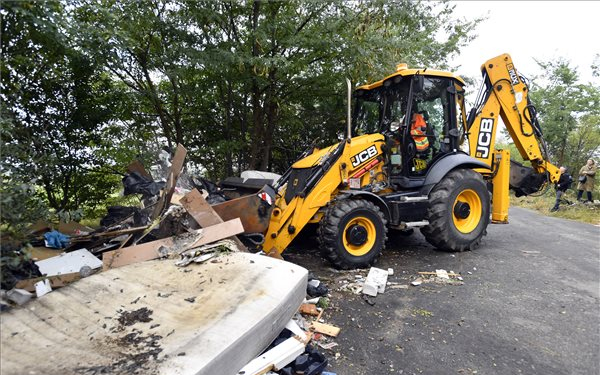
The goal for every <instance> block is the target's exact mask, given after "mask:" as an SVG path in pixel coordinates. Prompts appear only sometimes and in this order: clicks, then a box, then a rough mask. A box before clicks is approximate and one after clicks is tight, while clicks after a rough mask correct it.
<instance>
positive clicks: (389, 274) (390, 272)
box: [387, 268, 394, 276]
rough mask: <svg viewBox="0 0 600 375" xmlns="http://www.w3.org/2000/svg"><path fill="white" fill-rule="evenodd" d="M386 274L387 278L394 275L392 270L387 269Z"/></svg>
mask: <svg viewBox="0 0 600 375" xmlns="http://www.w3.org/2000/svg"><path fill="white" fill-rule="evenodd" d="M387 272H388V276H393V275H394V269H393V268H388V269H387Z"/></svg>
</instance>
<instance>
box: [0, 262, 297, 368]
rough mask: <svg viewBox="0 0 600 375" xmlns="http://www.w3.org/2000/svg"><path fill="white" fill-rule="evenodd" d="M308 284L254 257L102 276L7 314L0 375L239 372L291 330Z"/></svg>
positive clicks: (148, 266)
mask: <svg viewBox="0 0 600 375" xmlns="http://www.w3.org/2000/svg"><path fill="white" fill-rule="evenodd" d="M306 280H307V271H306V269H304V268H302V267H299V266H297V265H294V264H292V263H288V262H284V261H281V260H277V259H273V258H269V257H266V256H259V255H255V254H249V253H232V254H228V255H222V256H219V257H218V258H216V259H213V260H211V261H209V262H207V263H203V264H190V265H189V266H188V267H185V268H179V267H176V266H175V265H174V264H173V260H153V261H148V262H141V263H137V264H132V265H129V266H125V267H121V268H116V269H112V270H109V271H107V272H102V273H99V274H95V275H92V276H90V277H88V278H85V279H82V280H79V281H77V282H75V283H73V284H70V285H68V286H66V287H64V288H60V289H57V290H55V291H53V292H52V293H49V294H47V295H46V296H44V297H43V298H41V299H39V300H34V301H31V302H30V303H28V304H27V305H25V306H24V307H23V308H19V309H13V310H12V311H10V312H8V313H3V314H2V320H1V330H0V331H1V332H0V335H1V340H2V351H1V354H0V355H1V364H2V374H3V375H11V374H31V375H35V374H45V375H46V374H47V375H58V374H73V373H79V374H92V373H110V374H132V373H144V374H174V375H177V374H185V375H187V374H198V375H200V374H202V375H216V374H218V375H229V374H231V375H234V374H237V372H238V370H239V369H241V368H242V367H243V366H244V365H246V364H248V363H249V362H250V361H251V360H253V359H254V358H255V357H256V356H257V355H258V354H260V353H261V352H262V351H263V350H264V349H265V348H266V347H267V346H268V345H269V344H270V343H271V341H272V340H273V339H274V338H275V337H276V336H277V335H278V334H279V332H281V330H282V329H283V328H284V327H285V325H286V323H287V322H288V321H289V320H290V319H291V317H292V316H293V315H294V313H295V312H296V310H297V309H298V306H299V305H300V303H301V302H302V300H303V299H304V296H305V293H306Z"/></svg>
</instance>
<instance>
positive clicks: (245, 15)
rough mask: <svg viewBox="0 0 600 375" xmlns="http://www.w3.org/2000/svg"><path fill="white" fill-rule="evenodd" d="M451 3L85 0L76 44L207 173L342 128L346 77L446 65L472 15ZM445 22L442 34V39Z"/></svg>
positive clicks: (255, 161) (276, 163) (268, 164)
mask: <svg viewBox="0 0 600 375" xmlns="http://www.w3.org/2000/svg"><path fill="white" fill-rule="evenodd" d="M452 9H453V8H452V6H451V5H450V4H448V3H435V4H433V3H428V2H412V1H393V2H389V1H382V0H374V1H366V2H358V3H354V2H344V1H341V0H336V1H328V2H300V1H289V2H270V1H269V2H266V1H260V0H256V1H249V2H231V1H184V0H181V1H170V2H166V1H148V2H143V3H129V2H114V1H108V0H106V1H100V2H97V1H92V0H81V1H79V2H77V3H75V6H74V9H73V17H74V20H76V26H75V27H74V28H75V29H76V30H78V34H77V35H78V43H79V44H80V45H81V46H82V48H83V49H84V50H85V51H86V53H87V54H88V55H90V56H94V57H93V59H94V60H102V61H105V62H106V68H107V69H108V71H109V72H110V73H111V74H113V75H114V76H115V77H117V78H118V79H119V80H120V81H121V82H123V83H124V84H125V85H126V86H127V87H128V88H129V89H130V93H131V94H132V95H133V96H135V100H136V102H137V103H138V104H139V108H140V109H141V110H142V111H145V112H147V114H148V115H149V116H150V115H154V116H155V120H156V121H155V122H154V123H155V124H156V126H157V127H159V128H160V130H161V131H160V134H158V135H159V140H158V142H160V141H161V140H162V141H163V142H165V143H167V144H168V145H170V146H173V145H174V144H175V143H183V144H184V145H185V146H186V147H187V148H188V151H190V152H189V153H188V155H189V158H190V159H191V160H192V161H195V162H197V163H199V164H202V165H203V166H205V167H206V169H207V170H208V171H209V173H210V174H211V175H212V177H222V176H223V175H227V174H231V173H233V172H234V170H235V172H239V171H240V170H242V169H246V168H258V169H273V170H278V171H281V170H282V169H285V166H287V165H288V164H289V162H290V160H293V157H294V155H295V154H297V152H298V151H299V150H301V149H303V148H304V147H306V145H308V144H309V143H310V142H311V141H312V140H313V139H314V138H316V137H317V136H320V137H321V138H325V139H326V141H324V142H327V143H331V142H333V141H335V139H336V134H337V133H339V132H340V131H341V129H343V126H341V124H342V123H341V122H342V121H343V118H344V110H343V106H344V99H343V98H344V91H345V89H344V78H345V77H350V78H352V79H353V81H358V79H359V78H360V79H363V80H364V79H369V80H372V79H375V78H377V79H379V78H381V77H382V76H383V75H385V74H387V73H389V72H390V71H392V70H393V68H394V66H395V64H396V63H398V62H400V61H406V62H409V63H413V64H419V65H432V64H434V65H435V66H436V67H444V66H445V64H446V63H447V58H448V57H449V56H450V55H451V54H452V53H456V52H457V51H458V49H459V48H460V46H461V45H463V44H464V43H466V42H467V41H468V40H469V39H470V38H471V37H472V30H473V28H474V25H475V23H473V22H464V21H459V20H455V19H453V18H452ZM440 33H444V34H445V35H446V36H447V37H446V38H439V35H440Z"/></svg>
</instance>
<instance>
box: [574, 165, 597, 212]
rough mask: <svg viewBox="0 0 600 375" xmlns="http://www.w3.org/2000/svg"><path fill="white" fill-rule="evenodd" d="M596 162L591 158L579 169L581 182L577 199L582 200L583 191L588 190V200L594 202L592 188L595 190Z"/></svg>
mask: <svg viewBox="0 0 600 375" xmlns="http://www.w3.org/2000/svg"><path fill="white" fill-rule="evenodd" d="M596 169H597V168H596V163H595V162H594V161H593V160H592V159H589V160H588V161H587V163H586V164H585V165H584V166H583V167H581V169H580V170H579V183H578V184H577V190H578V191H577V201H578V202H581V198H582V197H583V192H584V191H586V192H587V201H586V202H589V203H592V202H593V200H592V190H594V178H595V176H596Z"/></svg>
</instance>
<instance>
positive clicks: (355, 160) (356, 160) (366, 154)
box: [350, 146, 377, 167]
mask: <svg viewBox="0 0 600 375" xmlns="http://www.w3.org/2000/svg"><path fill="white" fill-rule="evenodd" d="M375 155H377V148H376V147H375V146H371V147H369V148H367V149H365V150H362V151H361V152H359V153H358V154H356V155H354V156H353V157H352V158H351V159H350V161H351V162H352V166H353V167H357V166H359V165H360V164H362V163H364V162H365V161H367V160H369V159H371V158H372V157H373V156H375Z"/></svg>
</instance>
